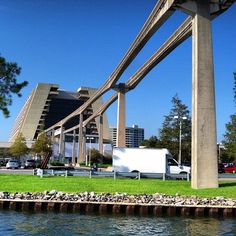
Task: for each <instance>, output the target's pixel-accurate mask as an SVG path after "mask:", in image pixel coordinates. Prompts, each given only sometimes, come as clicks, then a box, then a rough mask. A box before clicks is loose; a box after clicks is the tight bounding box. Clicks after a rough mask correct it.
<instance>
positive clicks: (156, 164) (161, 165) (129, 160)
mask: <svg viewBox="0 0 236 236" xmlns="http://www.w3.org/2000/svg"><path fill="white" fill-rule="evenodd" d="M112 169H113V171H115V172H142V173H165V174H186V173H189V174H190V167H188V166H182V165H179V164H178V162H177V161H176V160H175V159H174V158H173V157H172V155H171V153H170V152H169V150H168V149H165V148H163V149H153V148H114V149H113V155H112Z"/></svg>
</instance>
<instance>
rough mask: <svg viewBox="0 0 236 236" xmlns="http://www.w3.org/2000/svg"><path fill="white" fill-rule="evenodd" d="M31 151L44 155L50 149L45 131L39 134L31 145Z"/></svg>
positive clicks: (49, 142)
mask: <svg viewBox="0 0 236 236" xmlns="http://www.w3.org/2000/svg"><path fill="white" fill-rule="evenodd" d="M31 151H32V152H33V153H35V154H37V155H39V156H40V157H45V156H46V155H47V154H48V153H49V152H51V151H52V142H51V139H50V138H49V137H48V136H47V135H46V134H45V133H44V134H41V135H39V136H38V138H37V140H36V141H35V143H34V144H33V145H32V148H31Z"/></svg>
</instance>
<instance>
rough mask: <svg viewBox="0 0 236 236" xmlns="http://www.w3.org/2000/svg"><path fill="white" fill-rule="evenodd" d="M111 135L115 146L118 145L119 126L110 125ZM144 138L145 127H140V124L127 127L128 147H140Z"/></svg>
mask: <svg viewBox="0 0 236 236" xmlns="http://www.w3.org/2000/svg"><path fill="white" fill-rule="evenodd" d="M109 130H110V135H111V140H112V143H113V146H114V147H115V146H116V135H117V127H110V128H109ZM143 140H144V129H143V128H139V127H138V125H133V126H132V127H126V129H125V145H126V147H139V145H140V143H141V142H142V141H143Z"/></svg>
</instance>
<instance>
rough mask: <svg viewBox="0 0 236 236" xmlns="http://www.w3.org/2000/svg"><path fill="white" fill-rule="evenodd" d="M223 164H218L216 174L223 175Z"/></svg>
mask: <svg viewBox="0 0 236 236" xmlns="http://www.w3.org/2000/svg"><path fill="white" fill-rule="evenodd" d="M224 167H225V166H224V164H218V173H225V169H224Z"/></svg>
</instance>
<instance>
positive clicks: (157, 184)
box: [0, 174, 236, 199]
mask: <svg viewBox="0 0 236 236" xmlns="http://www.w3.org/2000/svg"><path fill="white" fill-rule="evenodd" d="M53 189H55V190H58V191H63V192H85V191H88V192H90V191H93V192H96V193H115V192H120V193H129V194H139V193H140V194H141V193H146V194H152V193H162V194H163V193H164V194H168V195H175V194H176V193H178V194H179V195H185V196H192V195H195V196H199V197H215V196H224V197H227V198H234V199H236V182H221V183H220V187H219V188H217V189H201V190H193V189H191V183H190V182H187V181H180V180H176V181H174V180H167V181H162V180H156V179H141V180H136V179H116V180H114V179H112V178H92V179H89V178H88V177H67V178H65V177H62V176H53V177H45V178H40V177H38V176H31V175H7V174H0V191H8V192H43V191H44V190H49V191H50V190H53Z"/></svg>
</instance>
